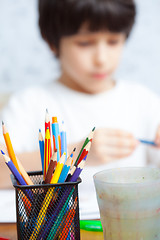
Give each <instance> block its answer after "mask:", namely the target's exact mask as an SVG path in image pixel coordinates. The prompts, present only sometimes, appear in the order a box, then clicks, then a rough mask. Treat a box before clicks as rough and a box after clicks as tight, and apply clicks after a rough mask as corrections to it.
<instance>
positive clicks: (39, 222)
mask: <svg viewBox="0 0 160 240" xmlns="http://www.w3.org/2000/svg"><path fill="white" fill-rule="evenodd" d="M64 161H65V153H64V154H63V155H62V157H61V158H60V160H59V162H58V163H57V167H56V169H57V172H56V174H55V177H54V179H53V183H57V182H58V178H59V176H58V175H60V173H61V170H62V168H63V163H64ZM61 162H62V163H61ZM55 171H56V170H55ZM51 181H52V180H51ZM54 189H55V188H54V187H53V188H49V189H48V191H47V193H46V195H45V198H44V200H43V203H42V207H41V210H40V212H39V214H38V217H37V220H36V224H35V227H34V230H33V232H32V234H31V236H30V238H29V240H34V239H36V237H37V235H38V233H39V231H40V228H41V225H42V223H43V221H44V219H45V215H46V212H47V209H48V206H49V204H50V201H51V200H52V197H53V193H54ZM62 200H64V199H63V198H61V200H60V201H62ZM59 204H60V203H59Z"/></svg>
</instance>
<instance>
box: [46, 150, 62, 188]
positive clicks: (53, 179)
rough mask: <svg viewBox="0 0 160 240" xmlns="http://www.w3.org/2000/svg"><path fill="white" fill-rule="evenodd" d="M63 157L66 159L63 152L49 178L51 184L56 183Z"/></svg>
mask: <svg viewBox="0 0 160 240" xmlns="http://www.w3.org/2000/svg"><path fill="white" fill-rule="evenodd" d="M65 157H66V153H65V152H64V153H63V155H62V157H61V158H60V159H59V162H58V163H57V166H56V169H55V171H54V173H53V176H52V178H51V182H50V183H51V184H53V183H57V182H58V179H59V177H60V174H61V172H62V168H63V165H64V162H65Z"/></svg>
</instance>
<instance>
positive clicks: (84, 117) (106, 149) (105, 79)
mask: <svg viewBox="0 0 160 240" xmlns="http://www.w3.org/2000/svg"><path fill="white" fill-rule="evenodd" d="M135 15H136V9H135V4H134V1H133V0H128V1H126V0H63V1H62V0H39V26H40V30H41V34H42V37H43V38H44V40H45V41H46V42H47V43H48V45H49V47H50V49H51V50H52V51H53V52H54V54H56V56H57V58H58V59H59V61H60V65H61V76H60V77H59V79H58V80H57V81H55V82H52V83H51V84H50V85H49V86H46V87H45V88H41V87H39V88H38V87H37V88H30V89H28V90H25V91H22V92H20V93H17V94H16V95H15V96H13V97H12V99H11V101H10V103H9V106H8V107H7V108H6V109H5V110H4V112H3V113H2V117H1V118H2V120H3V121H4V122H5V123H6V125H7V128H8V130H9V132H10V135H11V136H12V142H13V146H14V149H15V151H16V152H21V153H22V155H21V156H19V158H20V159H21V160H22V161H23V165H24V167H25V168H26V169H27V170H28V169H29V170H33V169H36V170H37V169H38V167H39V168H40V160H39V158H40V157H39V156H38V157H37V156H36V157H34V158H33V154H32V151H34V150H35V149H36V148H38V140H37V135H38V129H39V128H42V129H43V126H44V113H45V109H46V108H48V110H49V113H50V115H51V116H55V115H57V116H58V119H59V122H61V121H62V120H64V122H65V125H66V130H67V137H68V143H69V144H70V145H69V147H70V148H69V149H70V150H71V149H73V147H77V153H78V149H80V147H81V146H82V143H83V141H84V139H85V138H86V137H87V135H88V134H89V132H90V131H91V129H92V128H93V127H94V126H95V127H96V131H95V135H94V139H93V143H92V148H91V151H90V153H89V156H88V158H87V161H86V166H85V168H84V170H83V172H82V175H81V177H82V184H80V213H81V218H98V217H99V213H98V212H99V211H98V207H97V201H96V196H95V189H94V186H93V180H92V178H93V174H94V173H95V172H98V171H100V170H102V169H105V168H111V167H122V166H143V165H145V163H146V161H148V160H150V159H151V158H152V159H153V158H154V161H157V162H158V160H159V157H158V155H159V152H158V150H157V149H156V148H155V149H151V150H150V149H148V147H146V146H142V145H140V144H139V141H138V140H137V139H139V138H145V139H150V140H155V142H156V143H157V147H158V146H159V139H160V137H159V135H160V134H159V128H158V124H159V123H160V113H159V112H157V109H159V106H160V100H159V98H158V97H157V96H155V95H154V94H153V93H151V92H150V91H149V90H147V89H145V88H143V87H142V86H139V85H136V84H133V83H130V82H125V81H120V80H119V81H117V80H116V79H114V75H113V74H114V72H115V70H116V68H117V66H118V63H119V59H120V56H121V53H122V50H123V47H124V44H125V41H126V39H127V38H128V36H129V34H130V31H131V29H132V27H133V24H134V21H135ZM157 129H158V130H157ZM24 152H28V153H24ZM28 155H30V157H28ZM150 156H151V158H150ZM31 159H33V161H32V167H30V168H29V167H28V165H29V164H28V162H31ZM4 172H5V171H4ZM3 179H4V176H3V174H2V180H3ZM6 182H7V181H6ZM93 210H94V211H93Z"/></svg>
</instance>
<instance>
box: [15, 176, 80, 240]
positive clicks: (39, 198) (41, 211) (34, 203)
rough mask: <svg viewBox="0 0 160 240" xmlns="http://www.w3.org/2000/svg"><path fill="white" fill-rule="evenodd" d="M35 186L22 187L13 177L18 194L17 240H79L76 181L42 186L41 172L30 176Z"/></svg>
mask: <svg viewBox="0 0 160 240" xmlns="http://www.w3.org/2000/svg"><path fill="white" fill-rule="evenodd" d="M28 174H29V176H30V178H31V180H32V182H33V183H34V185H33V186H20V185H18V184H17V182H16V180H15V178H14V177H13V175H12V176H11V178H12V182H13V186H14V187H15V191H16V213H17V233H18V240H50V239H52V240H53V239H55V240H59V239H66V240H69V239H74V240H80V225H79V200H78V184H79V183H80V182H81V179H80V178H79V179H78V180H77V182H65V183H58V184H41V182H42V180H43V175H42V172H29V173H28Z"/></svg>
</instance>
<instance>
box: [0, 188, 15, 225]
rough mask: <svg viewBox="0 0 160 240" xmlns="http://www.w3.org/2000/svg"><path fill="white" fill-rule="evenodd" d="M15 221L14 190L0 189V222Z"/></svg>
mask: <svg viewBox="0 0 160 240" xmlns="http://www.w3.org/2000/svg"><path fill="white" fill-rule="evenodd" d="M14 222H16V201H15V190H0V223H14Z"/></svg>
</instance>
